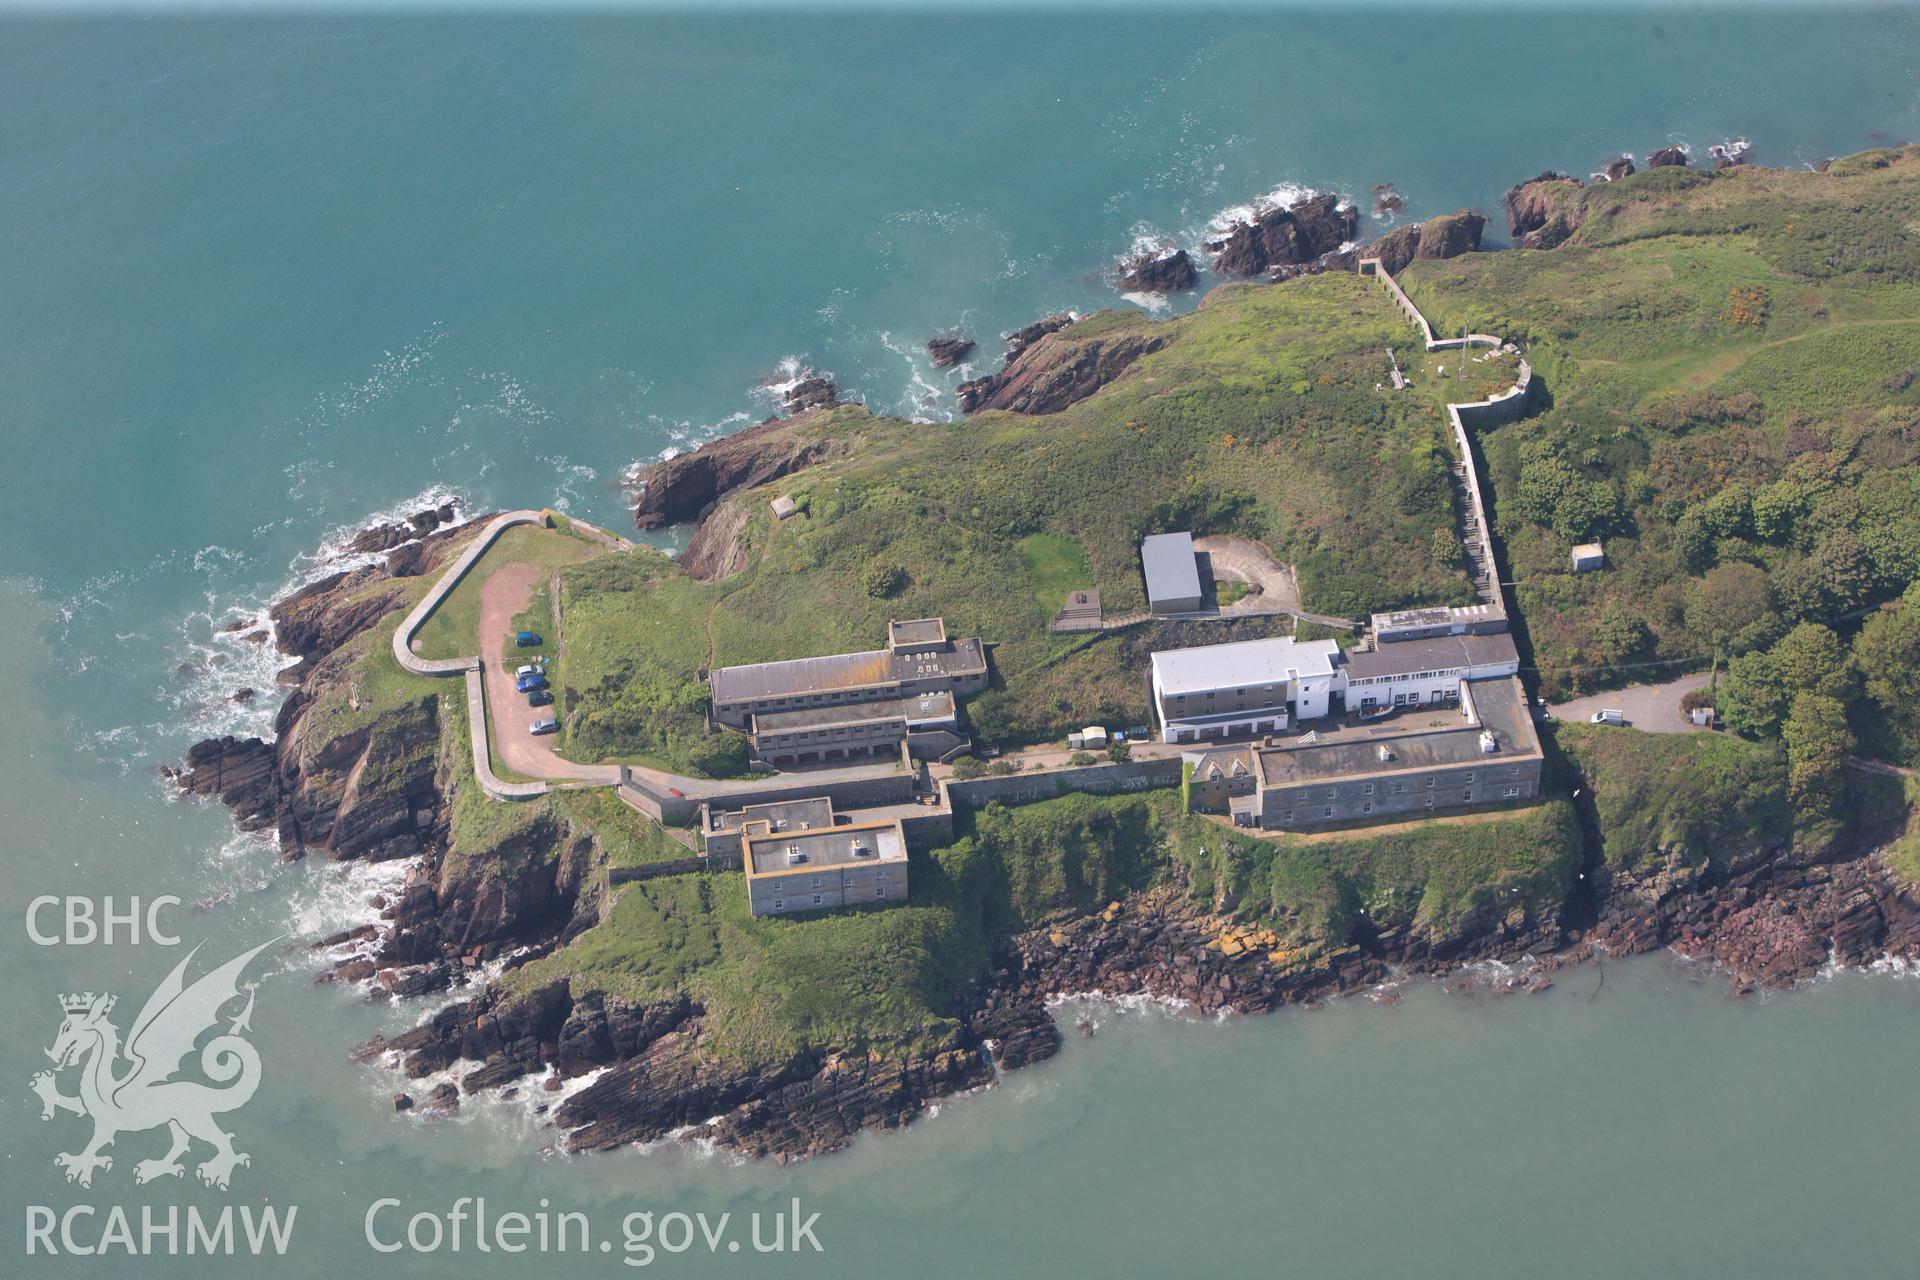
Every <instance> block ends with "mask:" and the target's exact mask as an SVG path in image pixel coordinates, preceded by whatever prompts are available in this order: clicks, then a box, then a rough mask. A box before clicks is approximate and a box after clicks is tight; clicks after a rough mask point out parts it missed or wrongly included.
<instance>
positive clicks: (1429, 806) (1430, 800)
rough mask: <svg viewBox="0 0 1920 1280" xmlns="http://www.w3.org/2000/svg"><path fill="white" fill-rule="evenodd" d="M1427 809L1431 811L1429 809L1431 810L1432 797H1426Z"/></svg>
mask: <svg viewBox="0 0 1920 1280" xmlns="http://www.w3.org/2000/svg"><path fill="white" fill-rule="evenodd" d="M1427 808H1429V809H1431V808H1433V797H1432V796H1428V797H1427Z"/></svg>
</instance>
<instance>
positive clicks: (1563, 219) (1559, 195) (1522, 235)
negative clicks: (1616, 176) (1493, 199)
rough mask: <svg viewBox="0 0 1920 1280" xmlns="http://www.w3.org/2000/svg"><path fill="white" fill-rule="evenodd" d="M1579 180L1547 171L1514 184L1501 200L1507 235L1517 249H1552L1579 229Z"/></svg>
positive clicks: (1580, 214)
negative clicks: (1505, 218)
mask: <svg viewBox="0 0 1920 1280" xmlns="http://www.w3.org/2000/svg"><path fill="white" fill-rule="evenodd" d="M1582 190H1583V186H1582V183H1581V182H1580V180H1579V179H1578V178H1574V177H1569V176H1568V175H1567V174H1564V173H1561V172H1559V171H1558V170H1555V169H1548V170H1546V171H1544V172H1542V173H1541V174H1539V175H1538V176H1537V177H1532V178H1528V179H1527V180H1526V181H1525V182H1518V183H1515V184H1514V185H1513V186H1511V187H1508V188H1507V193H1506V194H1505V195H1504V196H1502V197H1500V205H1501V207H1502V208H1504V209H1505V210H1506V213H1507V234H1508V235H1510V236H1512V237H1513V243H1514V247H1515V248H1518V249H1551V248H1553V247H1554V246H1556V245H1558V244H1560V243H1562V242H1563V241H1565V240H1566V238H1567V237H1568V236H1570V235H1572V234H1573V233H1574V232H1575V231H1576V230H1578V229H1579V226H1580V220H1581V218H1582V217H1583V216H1584V215H1585V212H1586V211H1585V209H1584V207H1583V206H1582V205H1581V203H1580V193H1581V191H1582Z"/></svg>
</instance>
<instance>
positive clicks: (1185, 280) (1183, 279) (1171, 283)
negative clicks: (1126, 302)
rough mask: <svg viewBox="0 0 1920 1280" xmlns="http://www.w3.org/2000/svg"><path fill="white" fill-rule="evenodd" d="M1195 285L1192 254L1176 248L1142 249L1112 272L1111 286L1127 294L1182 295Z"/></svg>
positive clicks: (1196, 275) (1197, 273)
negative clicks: (1113, 285)
mask: <svg viewBox="0 0 1920 1280" xmlns="http://www.w3.org/2000/svg"><path fill="white" fill-rule="evenodd" d="M1198 283H1200V271H1199V269H1198V268H1197V267H1195V266H1194V265H1193V255H1192V254H1189V253H1188V252H1187V251H1186V250H1185V249H1182V248H1180V247H1178V246H1177V245H1162V246H1156V247H1154V248H1149V249H1143V250H1141V251H1140V252H1138V253H1135V254H1132V255H1130V256H1129V257H1127V258H1125V259H1123V260H1122V261H1121V262H1120V265H1119V266H1118V267H1116V268H1115V269H1114V284H1115V285H1116V286H1118V287H1119V288H1120V289H1123V290H1125V291H1127V292H1129V293H1182V292H1184V291H1186V290H1188V289H1191V288H1193V287H1194V286H1195V285H1196V284H1198Z"/></svg>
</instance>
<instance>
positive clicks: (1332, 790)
mask: <svg viewBox="0 0 1920 1280" xmlns="http://www.w3.org/2000/svg"><path fill="white" fill-rule="evenodd" d="M1339 794H1340V789H1339V788H1338V787H1328V788H1327V799H1329V800H1332V799H1334V798H1335V797H1337V796H1338V795H1339Z"/></svg>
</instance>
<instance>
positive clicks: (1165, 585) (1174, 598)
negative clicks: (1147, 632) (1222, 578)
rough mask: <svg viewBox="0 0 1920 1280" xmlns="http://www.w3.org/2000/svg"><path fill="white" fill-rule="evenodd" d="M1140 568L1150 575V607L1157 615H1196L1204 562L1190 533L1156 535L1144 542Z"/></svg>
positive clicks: (1141, 547)
mask: <svg viewBox="0 0 1920 1280" xmlns="http://www.w3.org/2000/svg"><path fill="white" fill-rule="evenodd" d="M1140 565H1141V567H1142V568H1143V569H1145V570H1146V575H1147V606H1148V608H1150V609H1151V610H1152V611H1153V612H1155V613H1192V612H1194V611H1195V610H1197V609H1199V607H1200V604H1201V600H1202V598H1203V597H1202V594H1201V590H1200V561H1199V559H1198V557H1197V556H1195V554H1194V550H1193V535H1192V534H1190V533H1156V534H1154V535H1153V536H1151V537H1149V538H1146V539H1143V540H1142V541H1141V543H1140Z"/></svg>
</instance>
